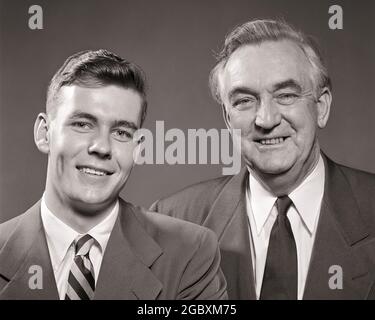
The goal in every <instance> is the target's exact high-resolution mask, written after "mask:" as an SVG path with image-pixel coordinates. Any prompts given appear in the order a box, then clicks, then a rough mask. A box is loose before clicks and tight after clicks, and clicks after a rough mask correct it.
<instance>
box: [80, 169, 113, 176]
mask: <svg viewBox="0 0 375 320" xmlns="http://www.w3.org/2000/svg"><path fill="white" fill-rule="evenodd" d="M79 171H81V172H83V173H88V174H93V175H96V176H104V175H106V173H105V172H103V171H99V170H94V169H91V168H81V169H79Z"/></svg>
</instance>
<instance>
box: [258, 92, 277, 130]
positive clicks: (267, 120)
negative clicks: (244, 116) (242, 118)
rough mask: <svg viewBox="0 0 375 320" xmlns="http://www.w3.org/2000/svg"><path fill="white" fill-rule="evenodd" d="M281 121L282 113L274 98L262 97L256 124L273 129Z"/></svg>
mask: <svg viewBox="0 0 375 320" xmlns="http://www.w3.org/2000/svg"><path fill="white" fill-rule="evenodd" d="M280 122H281V114H280V111H279V109H278V107H277V106H276V105H275V104H274V103H273V101H272V99H268V100H266V99H262V100H261V101H260V104H259V107H258V109H257V113H256V117H255V124H256V125H257V126H258V127H260V128H263V129H272V128H274V127H276V126H278V125H279V124H280Z"/></svg>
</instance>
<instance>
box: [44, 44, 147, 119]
mask: <svg viewBox="0 0 375 320" xmlns="http://www.w3.org/2000/svg"><path fill="white" fill-rule="evenodd" d="M70 85H78V86H82V87H87V88H97V87H103V86H106V85H118V86H120V87H123V88H126V89H133V90H135V91H136V92H137V93H139V94H140V96H141V97H142V100H143V102H142V111H141V112H142V114H141V126H142V124H143V122H144V120H145V118H146V112H147V100H146V78H145V75H144V72H143V71H142V69H141V68H140V67H138V66H137V65H136V64H134V63H132V62H129V61H126V60H124V59H122V58H121V57H119V56H118V55H116V54H114V53H112V52H109V51H107V50H104V49H100V50H96V51H91V50H87V51H82V52H78V53H76V54H73V55H72V56H70V57H69V58H68V59H66V61H65V62H64V64H63V65H62V66H61V67H60V69H59V70H58V71H57V72H56V73H55V75H54V76H53V78H52V80H51V82H50V84H49V86H48V90H47V103H46V109H47V110H46V111H47V114H49V113H53V112H54V107H55V105H56V104H58V101H57V100H58V96H59V90H60V89H61V88H62V87H64V86H70Z"/></svg>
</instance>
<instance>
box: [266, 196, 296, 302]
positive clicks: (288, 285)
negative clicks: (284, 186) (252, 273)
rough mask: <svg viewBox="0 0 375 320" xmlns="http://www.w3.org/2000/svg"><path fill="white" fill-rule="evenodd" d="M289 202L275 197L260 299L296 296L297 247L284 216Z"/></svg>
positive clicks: (286, 197) (289, 298)
mask: <svg viewBox="0 0 375 320" xmlns="http://www.w3.org/2000/svg"><path fill="white" fill-rule="evenodd" d="M291 204H292V200H290V198H289V197H288V196H282V197H280V198H278V199H277V201H276V207H277V211H278V215H277V219H276V221H275V223H274V225H273V227H272V230H271V235H270V241H269V245H268V251H267V259H266V266H265V269H264V275H263V282H262V289H261V293H260V299H261V300H270V299H272V300H296V299H297V286H298V284H297V279H298V269H297V248H296V243H295V241H294V236H293V231H292V228H291V226H290V222H289V220H288V217H287V215H286V214H287V211H288V209H289V207H290V206H291Z"/></svg>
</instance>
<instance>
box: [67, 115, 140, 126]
mask: <svg viewBox="0 0 375 320" xmlns="http://www.w3.org/2000/svg"><path fill="white" fill-rule="evenodd" d="M70 119H71V120H76V119H87V120H90V121H92V122H94V123H98V118H97V117H95V116H93V115H92V114H90V113H87V112H75V113H73V115H72V116H71V117H70ZM122 126H123V127H127V128H130V129H133V130H138V126H137V125H136V124H135V123H134V122H132V121H127V120H115V121H114V123H113V124H112V127H122Z"/></svg>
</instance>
